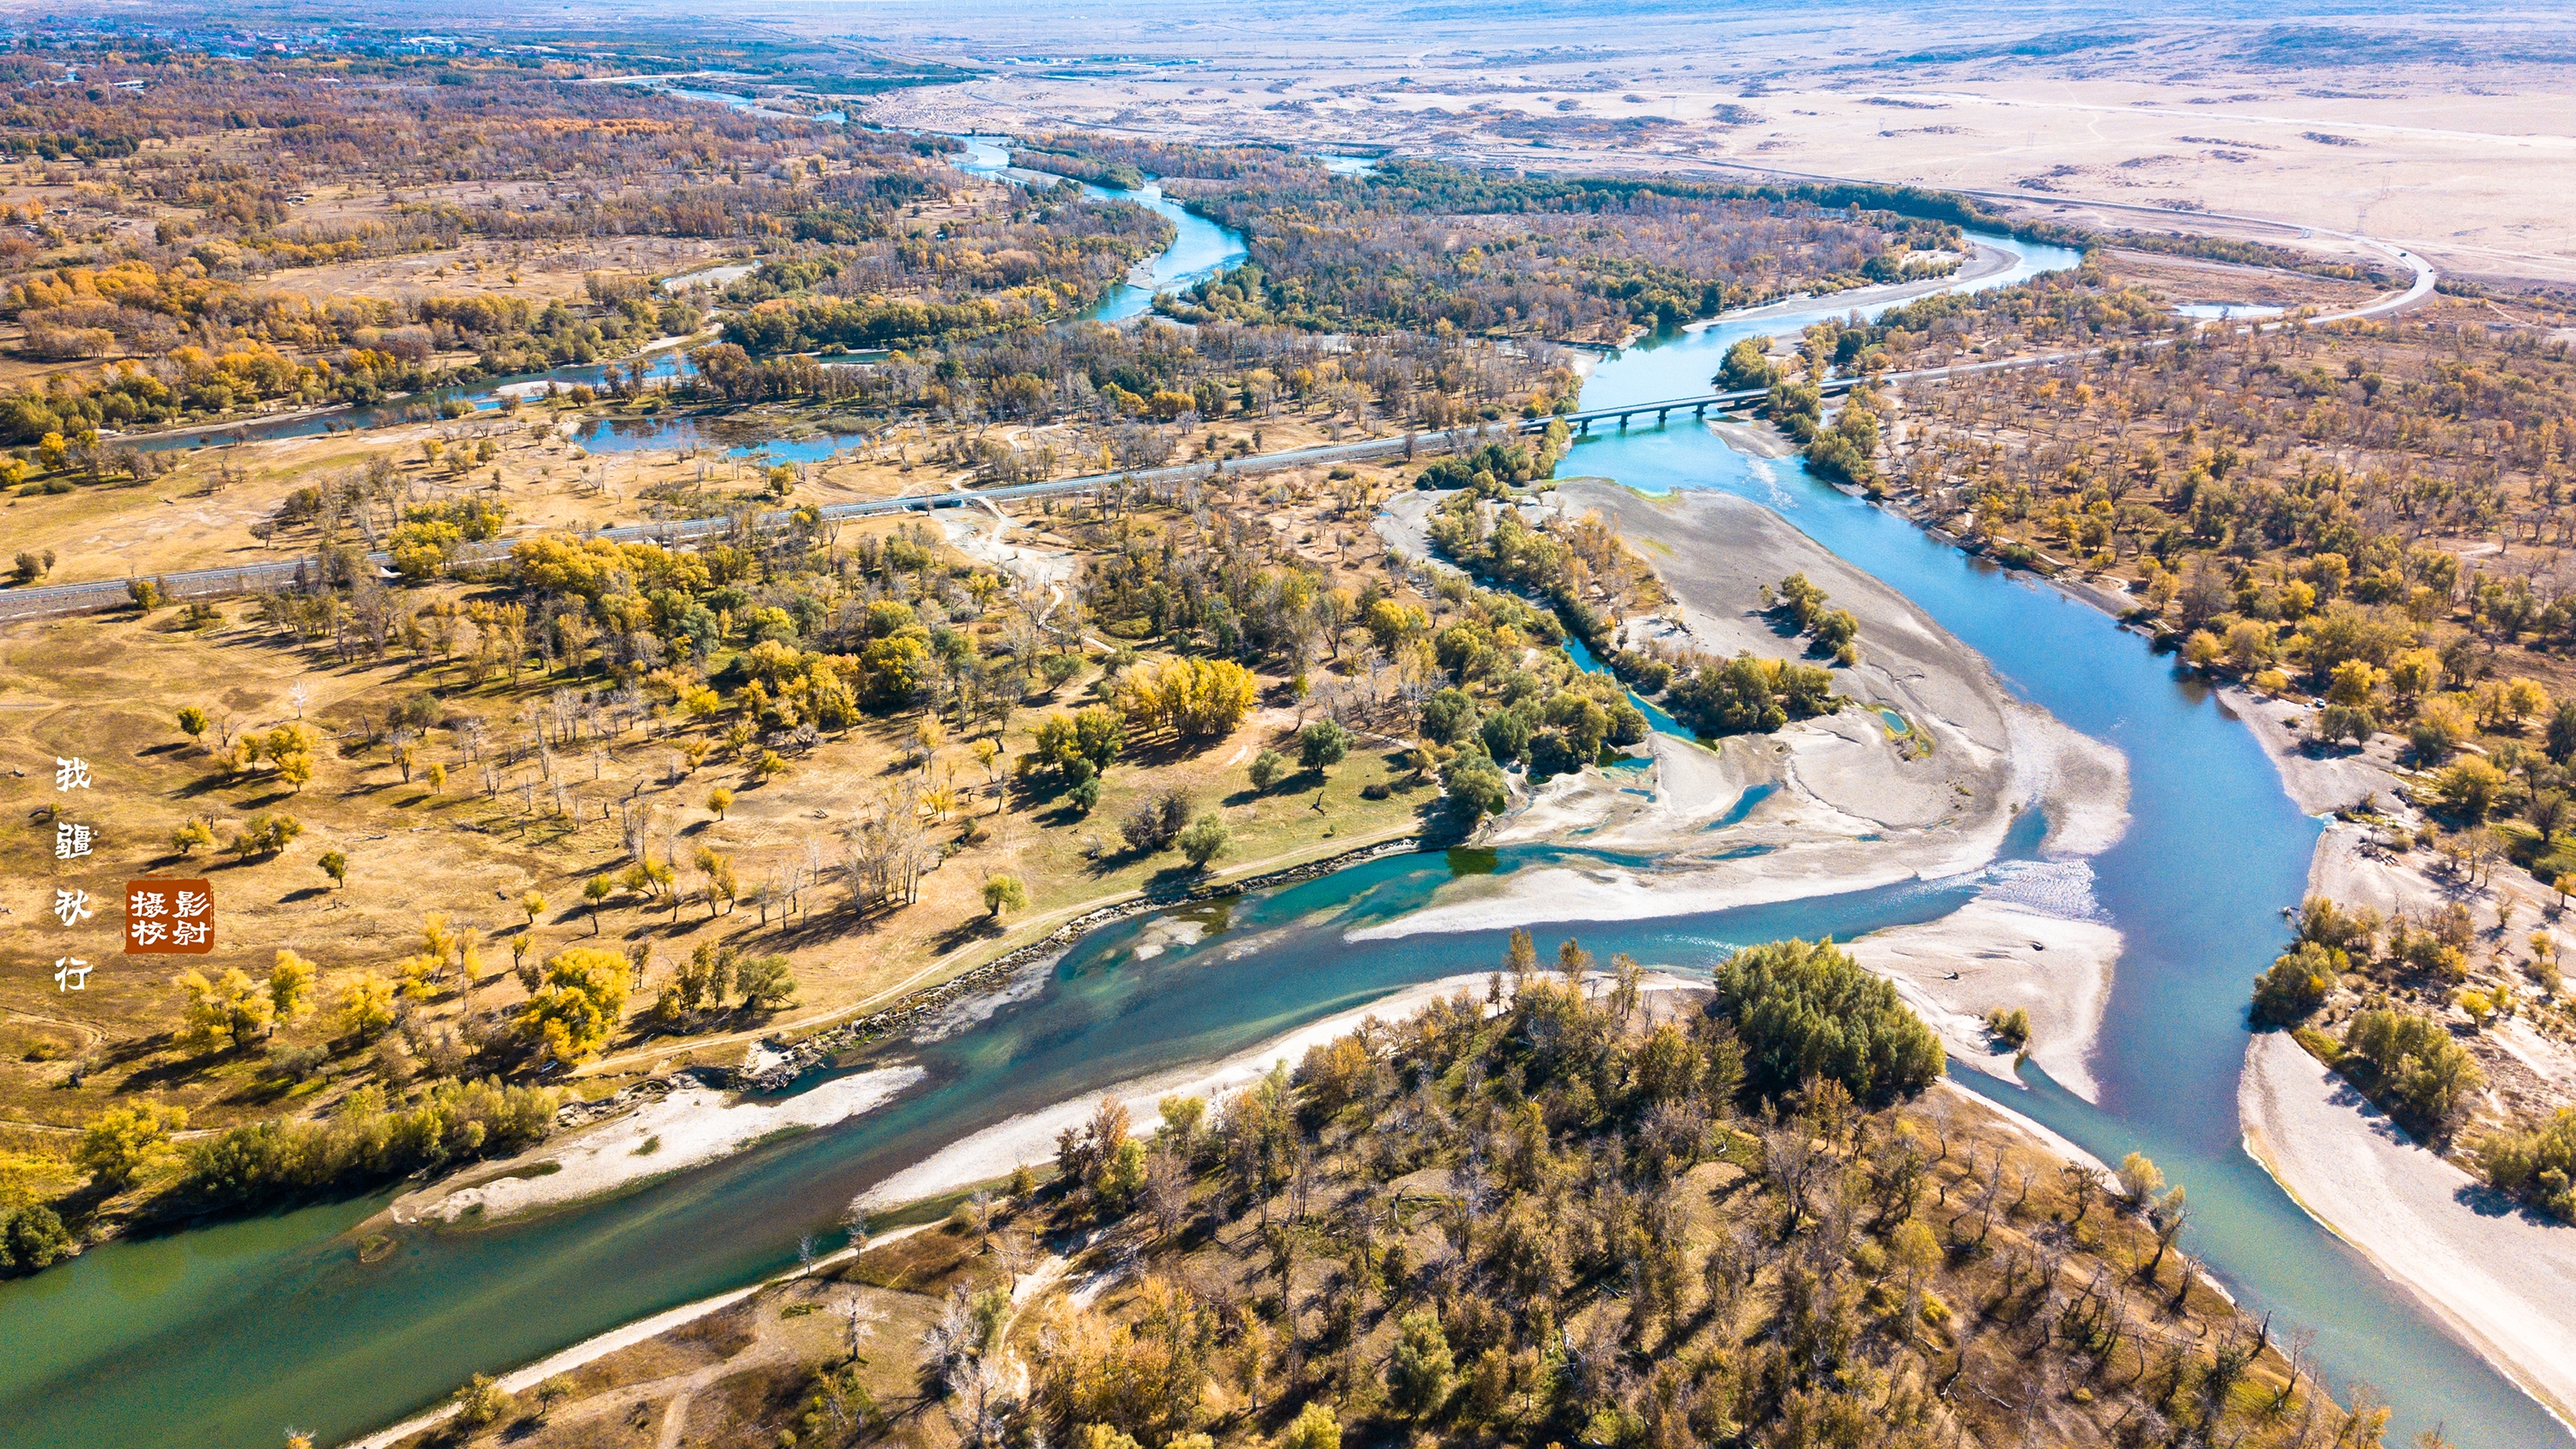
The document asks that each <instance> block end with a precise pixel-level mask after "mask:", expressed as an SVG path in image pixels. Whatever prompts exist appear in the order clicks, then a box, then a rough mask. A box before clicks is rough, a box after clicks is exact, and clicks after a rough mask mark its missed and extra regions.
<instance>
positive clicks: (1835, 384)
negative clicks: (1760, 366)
mask: <svg viewBox="0 0 2576 1449" xmlns="http://www.w3.org/2000/svg"><path fill="white" fill-rule="evenodd" d="M1859 381H1860V379H1858V378H1850V377H1836V378H1828V379H1826V381H1825V383H1824V384H1823V387H1822V388H1821V391H1823V392H1824V393H1826V394H1827V395H1829V396H1830V395H1831V394H1834V393H1841V392H1849V391H1851V389H1852V388H1853V386H1854V385H1855V384H1857V383H1858V382H1859ZM1770 395H1771V390H1770V389H1769V388H1748V389H1745V390H1743V391H1740V392H1711V393H1701V394H1699V395H1698V396H1696V397H1671V398H1664V399H1662V400H1661V401H1658V402H1641V403H1627V404H1623V405H1622V406H1619V407H1608V408H1589V409H1586V410H1585V411H1582V412H1579V413H1559V414H1557V415H1556V416H1554V417H1545V418H1529V419H1526V420H1524V421H1523V422H1522V423H1521V431H1522V432H1524V433H1543V432H1546V431H1547V425H1548V424H1550V423H1564V424H1565V425H1566V426H1568V427H1570V428H1572V429H1574V431H1575V432H1577V433H1588V432H1591V431H1592V425H1593V424H1594V423H1606V422H1613V421H1615V422H1617V423H1618V424H1619V426H1620V427H1622V428H1625V427H1627V426H1628V422H1629V420H1630V419H1631V418H1641V417H1644V416H1645V415H1646V414H1648V413H1653V414H1654V415H1655V425H1656V426H1657V427H1661V426H1663V424H1664V423H1666V422H1668V421H1670V420H1671V418H1672V415H1673V414H1675V413H1678V412H1683V411H1688V412H1689V413H1690V415H1691V416H1692V417H1693V418H1705V417H1707V416H1708V414H1709V410H1710V409H1712V408H1715V409H1718V410H1720V411H1724V410H1725V409H1728V408H1740V407H1751V406H1752V405H1754V404H1755V403H1758V402H1761V401H1763V400H1764V399H1765V398H1768V397H1769V396H1770Z"/></svg>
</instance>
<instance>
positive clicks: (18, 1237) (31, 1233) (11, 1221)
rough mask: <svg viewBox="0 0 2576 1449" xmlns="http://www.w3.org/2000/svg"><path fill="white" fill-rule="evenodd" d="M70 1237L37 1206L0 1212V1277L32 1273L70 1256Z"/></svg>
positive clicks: (48, 1211) (46, 1209) (50, 1211)
mask: <svg viewBox="0 0 2576 1449" xmlns="http://www.w3.org/2000/svg"><path fill="white" fill-rule="evenodd" d="M71 1251H72V1235H71V1233H70V1232H69V1231H68V1230H66V1229H65V1228H64V1227H63V1220H62V1219H61V1218H59V1217H57V1216H55V1214H54V1210H53V1209H52V1208H49V1207H46V1206H44V1205H43V1204H41V1203H25V1204H22V1205H20V1206H18V1207H11V1208H0V1273H33V1272H35V1271H36V1270H37V1269H39V1268H43V1267H47V1266H50V1265H51V1264H53V1263H54V1262H55V1261H56V1260H58V1259H61V1258H66V1257H69V1256H70V1255H71Z"/></svg>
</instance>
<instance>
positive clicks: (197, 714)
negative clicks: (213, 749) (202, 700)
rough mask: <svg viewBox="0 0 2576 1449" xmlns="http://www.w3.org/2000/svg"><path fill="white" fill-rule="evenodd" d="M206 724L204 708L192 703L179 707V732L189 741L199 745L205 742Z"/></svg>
mask: <svg viewBox="0 0 2576 1449" xmlns="http://www.w3.org/2000/svg"><path fill="white" fill-rule="evenodd" d="M208 724H209V721H208V720H207V719H206V712H205V711H204V710H202V709H199V708H197V707H196V706H195V705H193V704H191V705H184V706H182V707H181V708H180V710H179V732H180V733H181V734H184V735H186V736H187V737H188V739H189V741H190V742H191V743H194V744H200V745H202V744H204V743H205V734H206V730H207V728H208Z"/></svg>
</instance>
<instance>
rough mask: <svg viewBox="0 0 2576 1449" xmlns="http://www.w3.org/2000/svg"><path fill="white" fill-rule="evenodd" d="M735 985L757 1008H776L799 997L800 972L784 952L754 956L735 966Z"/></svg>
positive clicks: (791, 1003) (749, 1002)
mask: <svg viewBox="0 0 2576 1449" xmlns="http://www.w3.org/2000/svg"><path fill="white" fill-rule="evenodd" d="M733 984H734V989H735V990H737V991H740V992H741V993H742V1004H743V1005H744V1006H746V1007H749V1008H750V1009H751V1010H753V1011H775V1010H777V1009H778V1008H779V1007H782V1006H790V1005H793V1004H794V1003H795V1001H796V973H795V971H794V969H793V967H792V964H791V963H790V962H789V961H788V959H787V958H786V957H784V956H754V957H752V958H750V959H749V960H747V961H744V962H742V963H741V964H740V965H738V966H736V967H734V972H733Z"/></svg>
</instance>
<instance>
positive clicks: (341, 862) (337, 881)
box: [313, 850, 349, 887]
mask: <svg viewBox="0 0 2576 1449" xmlns="http://www.w3.org/2000/svg"><path fill="white" fill-rule="evenodd" d="M313 863H314V864H315V865H318V866H320V867H322V873H323V874H324V875H327V876H329V877H331V884H332V885H333V886H334V887H345V886H347V885H348V883H349V857H348V856H346V855H343V854H342V853H340V852H339V851H336V850H326V851H324V852H322V856H321V858H320V859H319V860H316V861H314V862H313Z"/></svg>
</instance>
